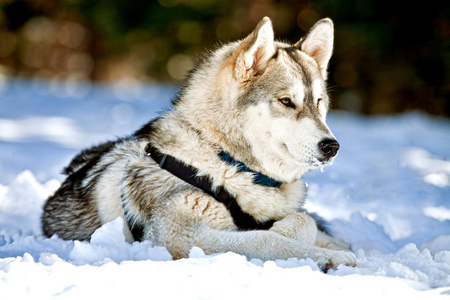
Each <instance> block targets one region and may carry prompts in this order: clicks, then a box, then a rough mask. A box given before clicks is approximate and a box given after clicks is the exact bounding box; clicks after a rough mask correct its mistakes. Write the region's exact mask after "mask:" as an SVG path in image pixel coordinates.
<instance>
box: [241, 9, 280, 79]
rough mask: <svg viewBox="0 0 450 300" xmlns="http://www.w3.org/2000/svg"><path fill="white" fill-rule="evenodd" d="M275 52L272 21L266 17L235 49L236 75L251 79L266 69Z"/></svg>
mask: <svg viewBox="0 0 450 300" xmlns="http://www.w3.org/2000/svg"><path fill="white" fill-rule="evenodd" d="M274 54H275V46H274V36H273V28H272V22H271V21H270V19H269V18H268V17H264V18H263V19H262V20H261V21H260V22H259V23H258V25H256V28H255V30H253V32H252V33H250V35H249V36H247V37H246V38H245V39H244V40H243V41H242V42H241V43H240V44H239V46H238V47H237V49H236V51H235V57H236V61H235V75H236V78H237V79H238V80H240V81H242V82H246V81H248V80H251V78H252V77H253V76H255V75H258V74H260V73H262V71H264V69H265V67H266V64H267V62H268V61H269V59H270V58H271V57H272V56H273V55H274Z"/></svg>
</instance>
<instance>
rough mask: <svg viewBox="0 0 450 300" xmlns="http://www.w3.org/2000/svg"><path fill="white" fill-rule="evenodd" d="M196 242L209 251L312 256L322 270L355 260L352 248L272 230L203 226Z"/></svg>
mask: <svg viewBox="0 0 450 300" xmlns="http://www.w3.org/2000/svg"><path fill="white" fill-rule="evenodd" d="M194 243H195V244H194V245H195V246H198V247H200V248H202V249H203V250H204V251H205V253H207V254H212V253H221V252H227V251H232V252H235V253H239V254H242V255H245V256H247V257H248V258H259V259H262V260H275V259H288V258H292V257H296V258H299V259H307V258H310V259H312V260H313V261H315V262H316V263H317V264H318V265H319V267H320V268H322V269H323V270H326V269H329V268H337V266H339V265H349V266H354V265H355V264H356V262H355V258H354V256H353V254H351V253H349V252H346V251H336V250H329V249H324V248H320V247H317V246H315V245H311V243H310V242H308V243H303V242H300V241H297V240H294V239H290V238H287V237H285V236H282V235H281V234H278V233H276V232H273V231H246V232H237V231H220V230H214V229H211V228H209V227H207V226H202V228H199V230H198V231H197V232H196V235H195V240H194Z"/></svg>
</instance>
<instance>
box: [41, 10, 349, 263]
mask: <svg viewBox="0 0 450 300" xmlns="http://www.w3.org/2000/svg"><path fill="white" fill-rule="evenodd" d="M332 48H333V23H332V22H331V20H329V19H323V20H320V21H318V22H317V23H316V24H315V25H314V26H313V28H312V29H311V30H310V31H309V32H308V33H307V35H306V36H305V37H303V38H302V39H300V41H298V42H297V43H295V44H293V45H290V44H287V43H283V42H279V41H275V40H274V34H273V29H272V24H271V21H270V20H269V18H267V17H266V18H263V19H262V20H261V21H260V23H259V24H258V25H257V26H256V28H255V30H254V31H253V32H252V33H251V34H250V35H249V36H247V37H246V38H245V39H243V40H240V41H237V42H233V43H229V44H226V45H224V46H222V47H220V48H218V49H217V50H215V51H213V52H211V53H209V54H207V55H206V57H205V58H204V59H203V60H201V61H200V62H199V63H198V64H197V66H196V67H195V68H194V70H193V71H192V72H191V73H190V75H189V76H188V78H187V80H186V83H185V85H184V87H183V89H182V91H181V92H180V94H179V95H178V97H177V99H176V100H175V101H174V103H173V107H172V108H171V110H169V111H168V112H166V113H165V114H164V115H162V116H161V117H159V118H157V119H155V120H153V121H151V122H150V123H148V124H147V125H145V126H144V127H142V128H141V129H140V130H138V131H137V132H136V133H135V134H133V135H131V136H130V137H127V138H123V139H119V140H116V141H112V142H108V143H105V144H101V145H99V146H96V147H92V148H90V149H87V150H84V151H83V152H81V153H80V154H79V155H78V156H77V157H75V158H74V160H73V161H72V162H71V163H70V165H69V166H68V167H67V168H66V174H67V178H66V180H65V181H64V182H63V183H62V185H61V187H60V188H59V190H57V191H56V193H55V194H54V195H53V196H51V197H50V198H49V199H48V200H47V202H46V204H45V207H44V213H43V217H42V223H43V232H44V234H45V235H46V236H52V235H55V234H56V235H58V236H59V237H60V238H63V239H79V240H89V239H90V236H91V235H92V233H93V232H94V231H95V230H96V229H97V228H99V227H100V226H101V225H102V224H105V223H107V222H110V221H112V220H115V219H116V218H118V217H122V218H123V219H124V220H126V226H125V235H126V237H127V240H128V241H130V242H132V241H133V236H132V235H131V232H130V230H129V227H130V226H131V227H133V226H135V225H136V226H140V227H142V228H143V232H142V233H143V238H144V239H145V240H150V241H152V243H153V245H155V246H164V247H166V248H167V249H168V251H169V252H170V253H171V254H172V256H173V258H174V259H178V258H184V257H188V254H189V251H190V249H191V248H192V247H193V246H197V247H200V248H202V249H203V250H204V251H205V253H207V254H211V253H220V252H226V251H233V252H236V253H239V254H242V255H245V256H247V257H249V258H259V259H262V260H274V259H287V258H291V257H296V258H311V259H312V260H314V261H316V262H317V263H318V265H319V266H320V267H322V268H324V269H326V268H330V267H332V268H336V267H337V266H338V265H340V264H344V265H355V258H354V255H353V254H352V253H351V252H350V251H349V249H348V246H347V245H346V244H345V243H343V242H341V241H338V240H336V239H334V238H332V237H330V236H328V235H327V234H325V233H324V232H322V231H321V230H318V229H317V225H316V222H315V221H314V219H313V218H312V217H310V216H309V215H308V214H307V213H305V212H304V210H303V208H302V206H303V202H304V198H305V195H306V188H305V184H304V183H303V181H302V180H301V177H302V175H304V174H305V173H306V172H307V171H308V170H310V169H312V168H321V167H324V166H327V165H330V164H331V163H332V162H333V160H334V157H335V156H336V154H337V150H338V143H337V141H336V140H335V137H334V136H333V134H332V132H331V131H330V129H329V128H328V126H327V125H326V122H325V121H326V114H327V111H328V106H329V98H328V95H327V89H326V83H325V80H326V77H327V71H326V70H327V65H328V61H329V59H330V57H331V53H332ZM148 144H151V145H152V146H153V147H155V148H156V149H158V151H159V152H161V153H164V154H168V155H171V156H173V157H175V158H176V159H178V160H179V161H181V162H183V163H184V164H186V165H189V166H192V167H194V168H196V169H198V170H199V175H205V176H207V177H208V178H209V179H210V180H211V182H212V185H213V187H219V186H223V187H224V188H225V189H226V190H227V191H228V192H229V193H230V194H231V195H233V196H234V197H235V199H236V202H237V203H238V204H239V206H240V208H241V209H242V211H244V212H245V213H247V214H249V215H251V216H252V217H253V218H254V219H255V220H256V221H257V222H266V221H270V220H272V221H275V222H274V224H273V226H272V227H271V228H270V229H268V230H249V231H241V230H239V229H238V228H237V227H236V225H235V223H234V222H233V218H232V215H231V214H230V211H229V210H228V209H227V208H226V207H225V205H224V204H222V203H220V202H218V201H217V200H216V199H215V198H213V197H211V196H210V195H208V194H207V193H205V192H204V191H202V190H200V189H198V188H196V187H194V186H192V185H190V184H188V183H186V182H185V181H183V180H181V179H179V178H177V177H175V176H174V175H172V174H171V173H169V172H168V171H166V170H164V169H162V168H160V167H159V165H158V164H156V163H155V161H154V160H153V159H152V158H150V157H149V156H147V155H146V151H145V149H146V146H147V145H148ZM222 151H225V152H227V153H229V154H230V155H231V156H233V157H234V158H235V159H236V160H239V161H241V162H243V163H245V165H246V166H248V167H249V168H250V169H252V170H255V171H256V172H260V173H262V174H265V175H267V176H269V177H271V178H273V179H275V180H277V181H281V182H283V184H282V186H281V187H280V188H276V187H267V186H262V185H259V184H255V183H254V182H253V176H254V174H253V173H250V172H241V171H240V170H239V168H238V167H237V166H235V165H232V164H229V163H227V162H224V161H223V160H221V159H220V157H219V155H218V154H219V153H220V152H222Z"/></svg>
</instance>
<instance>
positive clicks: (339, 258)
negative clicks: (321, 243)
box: [316, 250, 356, 272]
mask: <svg viewBox="0 0 450 300" xmlns="http://www.w3.org/2000/svg"><path fill="white" fill-rule="evenodd" d="M316 263H317V265H318V266H319V268H321V269H322V270H323V271H324V272H327V271H328V270H329V269H337V267H338V266H340V265H344V266H349V267H356V257H355V255H354V254H353V253H352V252H350V251H335V250H327V251H325V252H324V253H323V255H320V256H319V257H318V258H317V260H316Z"/></svg>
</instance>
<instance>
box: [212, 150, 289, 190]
mask: <svg viewBox="0 0 450 300" xmlns="http://www.w3.org/2000/svg"><path fill="white" fill-rule="evenodd" d="M219 157H220V159H221V160H222V161H224V162H227V163H229V164H230V165H233V166H236V167H237V168H238V169H239V171H240V172H250V173H253V175H254V176H253V183H255V184H259V185H262V186H268V187H275V188H280V187H281V185H282V184H283V183H282V182H281V181H277V180H275V179H273V178H271V177H269V176H266V175H264V174H262V173H259V172H256V171H253V170H252V169H250V168H249V167H247V166H246V165H245V164H244V163H243V162H241V161H238V160H235V159H234V157H232V156H231V155H230V154H229V153H228V152H225V151H222V152H220V153H219Z"/></svg>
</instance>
